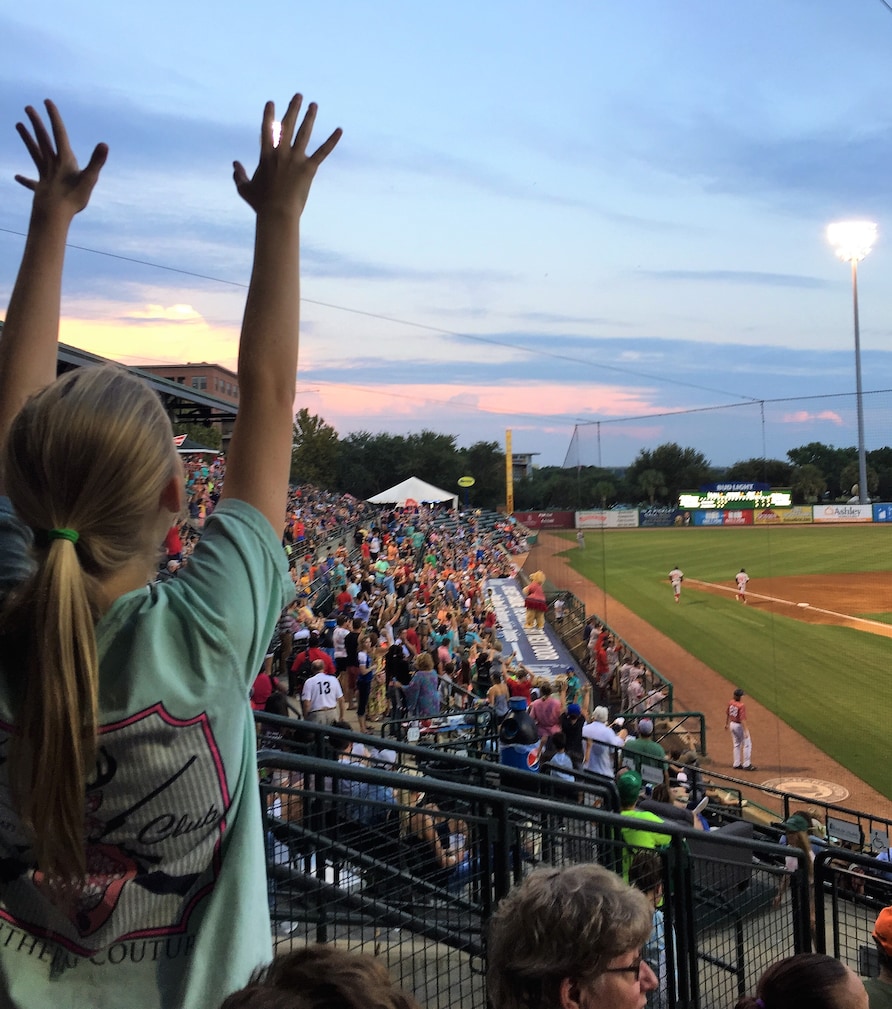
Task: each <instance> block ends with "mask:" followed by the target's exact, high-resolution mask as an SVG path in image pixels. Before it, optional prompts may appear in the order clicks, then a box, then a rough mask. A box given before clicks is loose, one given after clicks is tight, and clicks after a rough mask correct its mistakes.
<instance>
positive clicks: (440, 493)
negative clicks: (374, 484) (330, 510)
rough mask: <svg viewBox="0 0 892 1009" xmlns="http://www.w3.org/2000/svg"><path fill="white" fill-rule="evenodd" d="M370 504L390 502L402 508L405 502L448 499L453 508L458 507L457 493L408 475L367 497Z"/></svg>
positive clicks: (430, 501) (436, 501)
mask: <svg viewBox="0 0 892 1009" xmlns="http://www.w3.org/2000/svg"><path fill="white" fill-rule="evenodd" d="M368 501H369V503H370V504H392V505H397V506H398V507H400V508H402V507H405V505H407V504H431V503H440V502H441V501H449V502H450V504H451V506H452V507H453V508H458V494H450V492H449V491H446V490H441V489H440V488H439V487H434V485H433V484H432V483H425V482H424V480H419V479H418V477H417V476H410V477H409V479H408V480H403V482H402V483H398V484H397V485H396V486H395V487H389V488H388V489H387V490H382V491H381V493H380V494H376V495H375V496H374V497H370V498H369V499H368Z"/></svg>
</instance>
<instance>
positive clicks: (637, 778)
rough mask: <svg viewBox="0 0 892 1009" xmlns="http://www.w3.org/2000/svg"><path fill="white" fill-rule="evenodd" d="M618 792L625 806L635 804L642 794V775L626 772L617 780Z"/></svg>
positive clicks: (635, 772)
mask: <svg viewBox="0 0 892 1009" xmlns="http://www.w3.org/2000/svg"><path fill="white" fill-rule="evenodd" d="M616 790H617V792H619V798H620V801H621V802H622V803H623V805H628V804H629V803H631V802H635V801H636V799H637V798H638V796H639V794H640V793H641V775H640V774H639V773H638V772H637V771H631V770H630V771H626V772H625V774H621V775H620V776H619V777H618V778H617V779H616Z"/></svg>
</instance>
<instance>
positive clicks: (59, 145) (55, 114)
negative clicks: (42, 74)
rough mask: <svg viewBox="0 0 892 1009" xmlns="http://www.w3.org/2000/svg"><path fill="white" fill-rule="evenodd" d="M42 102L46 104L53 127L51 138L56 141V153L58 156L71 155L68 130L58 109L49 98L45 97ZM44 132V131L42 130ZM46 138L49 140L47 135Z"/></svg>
mask: <svg viewBox="0 0 892 1009" xmlns="http://www.w3.org/2000/svg"><path fill="white" fill-rule="evenodd" d="M43 104H44V105H45V106H46V111H47V115H48V116H49V119H50V125H51V126H52V128H53V138H54V139H55V141H56V147H55V150H56V153H57V154H58V155H59V157H66V156H71V144H70V143H69V142H68V131H67V130H66V129H65V123H64V122H63V121H62V117H61V116H60V115H59V110H58V109H57V108H56V105H55V103H54V102H51V101H50V100H49V98H47V99H46V101H45V102H44V103H43ZM41 125H42V124H41ZM44 132H46V131H45V130H44ZM47 140H49V137H47Z"/></svg>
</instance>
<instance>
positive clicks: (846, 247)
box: [827, 221, 877, 504]
mask: <svg viewBox="0 0 892 1009" xmlns="http://www.w3.org/2000/svg"><path fill="white" fill-rule="evenodd" d="M876 237H877V226H876V225H875V224H874V223H873V221H840V222H839V223H838V224H831V225H829V226H828V228H827V240H828V241H829V242H830V244H831V245H832V246H833V248H834V250H835V251H836V255H837V256H839V258H840V259H841V260H842V261H843V262H844V263H851V264H852V305H853V307H854V313H855V399H856V400H857V408H858V501H859V502H860V503H861V504H867V501H868V497H867V457H866V455H865V454H864V402H863V398H862V395H861V328H860V326H859V324H858V264H859V263H860V262H861V260H862V259H864V257H865V256H866V255H867V253H868V252H870V250H871V249H872V248H873V243H874V242H875V241H876Z"/></svg>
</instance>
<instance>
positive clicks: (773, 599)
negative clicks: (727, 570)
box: [685, 578, 889, 631]
mask: <svg viewBox="0 0 892 1009" xmlns="http://www.w3.org/2000/svg"><path fill="white" fill-rule="evenodd" d="M685 582H686V583H687V584H688V585H703V586H705V587H706V588H709V589H718V591H719V592H728V593H733V594H734V595H735V596H736V595H737V594H738V593H737V589H736V588H733V589H732V588H729V587H728V586H727V585H722V584H721V583H719V582H703V581H700V580H699V579H697V578H686V579H685ZM746 597H747V599H762V600H763V601H764V602H766V603H779V604H780V605H781V606H800V607H803V608H805V607H808V609H810V610H811V611H812V613H823V614H824V615H825V616H828V617H837V618H838V619H840V620H853V621H855V622H856V623H859V624H864V625H865V626H867V627H882V628H883V629H884V630H886V631H888V629H889V625H888V624H884V623H883V622H882V620H868V619H867V618H866V617H853V616H852V614H851V613H837V612H836V610H823V609H821V607H820V606H812V605H811V603H795V602H793V601H792V600H791V599H778V597H777V596H765V595H761V594H760V593H759V592H747V594H746Z"/></svg>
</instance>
